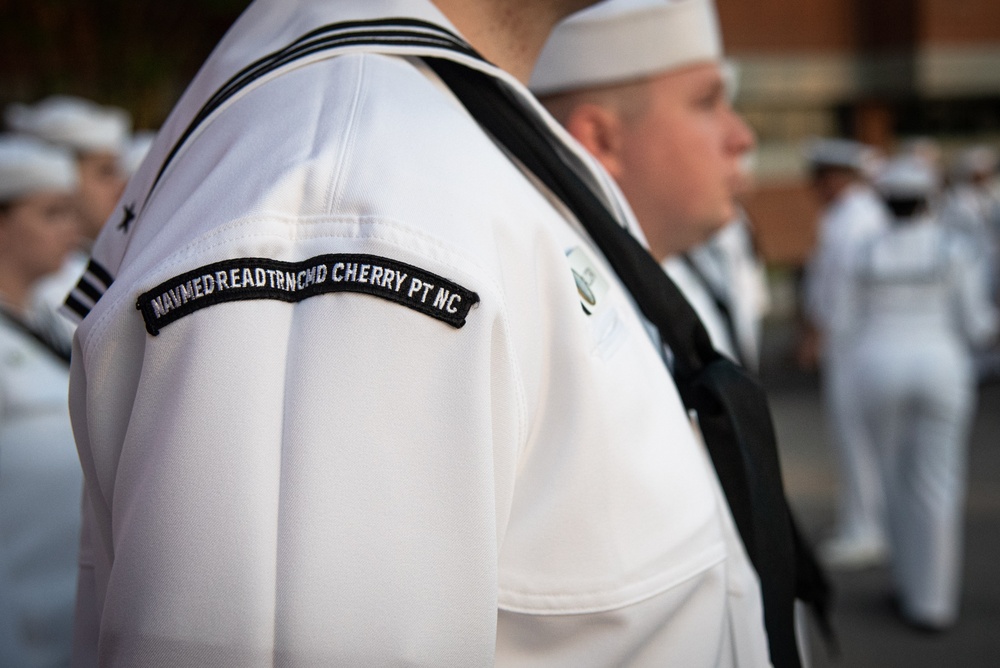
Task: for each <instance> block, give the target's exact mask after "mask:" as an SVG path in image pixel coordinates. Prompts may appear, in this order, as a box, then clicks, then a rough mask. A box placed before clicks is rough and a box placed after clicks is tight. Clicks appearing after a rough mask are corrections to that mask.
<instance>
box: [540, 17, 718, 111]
mask: <svg viewBox="0 0 1000 668" xmlns="http://www.w3.org/2000/svg"><path fill="white" fill-rule="evenodd" d="M721 60H722V37H721V34H720V32H719V22H718V18H717V17H716V13H715V6H714V4H713V3H712V0H605V1H604V2H600V3H598V4H596V5H594V6H592V7H589V8H587V9H585V10H583V11H580V12H577V13H576V14H573V15H572V16H570V17H569V18H568V19H566V20H565V21H563V22H562V23H560V24H559V25H557V26H556V28H555V30H554V31H553V32H552V35H551V36H550V37H549V41H548V42H547V43H546V44H545V48H544V49H543V50H542V54H541V56H539V58H538V63H537V64H536V65H535V71H534V72H533V73H532V75H531V82H530V84H529V86H530V88H531V89H532V90H533V91H534V92H535V93H536V94H538V95H546V94H549V93H558V92H562V91H568V90H576V89H580V88H590V87H593V86H602V85H608V84H614V83H619V82H624V81H630V80H634V79H640V78H642V77H647V76H653V75H655V74H659V73H661V72H666V71H668V70H672V69H676V68H679V67H684V66H686V65H692V64H695V63H700V62H712V61H721Z"/></svg>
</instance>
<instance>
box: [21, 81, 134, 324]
mask: <svg viewBox="0 0 1000 668" xmlns="http://www.w3.org/2000/svg"><path fill="white" fill-rule="evenodd" d="M5 117H6V121H7V125H8V126H9V127H10V128H11V129H12V130H14V131H16V132H18V133H21V134H26V135H31V136H33V137H36V138H38V139H41V140H44V141H45V142H47V143H49V144H51V145H53V146H58V147H60V148H63V149H65V150H68V151H70V152H71V153H72V154H73V155H74V156H75V158H76V164H77V168H78V171H79V175H80V178H79V187H78V189H77V194H76V199H75V203H76V209H77V213H78V221H79V222H78V224H79V226H80V248H79V249H77V250H76V252H74V253H72V254H71V255H70V256H69V258H68V259H67V261H66V263H65V265H64V266H63V268H62V269H61V270H60V271H59V272H58V273H56V274H53V275H52V276H50V277H48V278H47V279H45V280H44V281H42V282H41V283H40V284H39V285H38V287H37V289H36V294H35V297H34V298H35V299H36V300H37V302H38V304H39V306H40V307H44V308H48V309H50V310H52V311H57V310H58V308H59V307H60V306H62V303H63V302H64V301H65V300H66V295H67V294H68V293H69V291H70V290H71V289H72V288H73V286H75V285H76V282H77V281H78V280H79V279H80V276H81V275H82V274H83V271H84V269H85V268H86V265H87V259H88V258H87V256H88V255H89V251H90V246H91V244H92V243H93V241H94V239H95V238H97V233H98V232H99V231H100V230H101V227H103V225H104V223H105V221H107V220H108V218H109V217H110V216H111V214H112V213H113V212H114V210H115V206H116V205H117V203H118V198H119V197H121V194H122V190H123V189H124V188H125V180H126V175H125V173H124V172H123V170H122V165H121V162H120V161H121V159H122V156H123V153H124V150H125V148H126V146H127V142H128V139H129V134H130V131H131V127H132V121H131V118H130V116H129V115H128V113H127V112H126V111H125V110H123V109H119V108H117V107H105V106H100V105H98V104H96V103H94V102H91V101H89V100H84V99H81V98H78V97H71V96H66V95H53V96H50V97H47V98H45V99H43V100H41V101H39V102H37V103H35V104H33V105H26V104H16V103H15V104H12V105H10V106H8V107H7V110H6V113H5ZM63 321H64V323H65V324H64V326H65V327H66V328H67V331H68V332H70V333H71V332H72V326H71V324H70V323H69V321H68V320H65V319H64V320H63Z"/></svg>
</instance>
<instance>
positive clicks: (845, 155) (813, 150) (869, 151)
mask: <svg viewBox="0 0 1000 668" xmlns="http://www.w3.org/2000/svg"><path fill="white" fill-rule="evenodd" d="M802 154H803V157H804V158H805V160H806V162H807V163H809V165H811V166H813V167H841V168H844V169H853V170H855V171H858V172H864V173H869V172H870V171H871V170H872V168H873V164H874V163H875V162H876V161H877V159H878V153H877V151H876V150H875V149H874V148H873V147H871V146H869V145H867V144H862V143H861V142H859V141H854V140H852V139H839V138H813V139H810V140H808V141H807V142H806V144H805V147H804V148H803V151H802Z"/></svg>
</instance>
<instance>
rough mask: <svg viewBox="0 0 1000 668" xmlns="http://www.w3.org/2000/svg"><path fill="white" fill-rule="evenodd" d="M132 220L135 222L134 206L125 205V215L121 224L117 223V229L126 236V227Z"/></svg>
mask: <svg viewBox="0 0 1000 668" xmlns="http://www.w3.org/2000/svg"><path fill="white" fill-rule="evenodd" d="M133 220H135V204H126V205H125V215H124V216H122V222H120V223H118V229H119V230H121V231H122V232H124V233H126V234H128V226H129V225H131V224H132V221H133Z"/></svg>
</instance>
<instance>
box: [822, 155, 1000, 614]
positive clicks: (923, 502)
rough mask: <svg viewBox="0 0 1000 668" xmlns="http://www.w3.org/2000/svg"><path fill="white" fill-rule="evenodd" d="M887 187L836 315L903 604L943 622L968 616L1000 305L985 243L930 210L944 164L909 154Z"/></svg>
mask: <svg viewBox="0 0 1000 668" xmlns="http://www.w3.org/2000/svg"><path fill="white" fill-rule="evenodd" d="M876 186H877V187H878V189H879V192H880V193H881V194H882V196H883V197H885V198H886V200H887V202H888V203H889V205H890V206H891V207H892V209H893V212H894V216H893V223H892V225H891V226H890V228H889V229H887V230H885V231H883V232H882V233H880V234H878V235H876V236H875V237H873V238H871V239H870V240H869V241H868V242H866V243H865V244H864V245H863V246H862V249H861V251H860V252H859V253H858V254H857V255H856V256H855V259H854V261H853V262H852V265H851V272H850V277H851V282H850V289H849V291H848V294H847V297H846V299H844V300H843V301H842V302H841V304H840V308H839V309H838V311H837V312H836V313H834V317H836V318H838V319H841V320H842V321H843V322H844V324H845V329H846V331H847V336H848V337H849V341H850V344H851V346H852V348H854V349H855V353H854V360H853V363H854V367H855V370H854V377H855V379H856V385H855V390H856V392H857V394H858V399H859V405H860V406H861V417H862V424H863V425H864V428H865V430H866V431H867V433H868V436H869V438H870V440H871V442H873V443H874V444H875V446H876V447H877V450H878V455H879V463H880V465H881V466H880V470H881V472H882V477H883V480H884V481H885V493H886V494H885V496H886V510H887V518H888V527H889V537H890V539H891V548H892V549H891V555H892V570H893V576H894V582H895V585H896V590H897V594H898V597H899V604H900V611H901V613H902V614H903V616H904V618H905V619H906V620H907V621H909V622H911V623H913V624H915V625H917V626H920V627H922V628H930V629H943V628H946V627H948V626H950V625H951V624H953V623H954V622H955V620H956V618H957V616H958V604H959V591H960V572H961V560H962V507H963V505H964V500H965V476H966V473H965V470H966V464H965V462H966V450H967V444H968V429H969V424H970V419H971V414H972V411H973V409H974V405H975V377H974V374H973V370H972V366H971V357H970V346H974V345H982V344H984V343H986V342H988V341H989V340H991V339H992V338H993V337H994V336H995V335H996V331H997V314H996V310H995V309H994V307H993V305H992V304H991V302H990V300H989V298H988V294H987V290H986V286H985V284H984V282H983V281H982V277H981V275H980V274H979V273H978V272H977V271H976V267H975V264H974V263H973V262H972V261H971V259H972V258H973V257H974V256H975V253H976V250H975V249H974V248H972V247H971V246H970V245H969V244H968V243H967V240H966V239H963V238H962V237H961V236H960V235H958V234H956V233H954V232H953V231H951V230H949V229H947V228H946V227H945V226H943V225H941V224H940V223H939V221H937V220H936V219H935V218H934V217H933V216H931V215H929V213H928V202H929V201H930V200H931V199H932V198H933V197H934V195H935V194H936V191H937V188H938V184H937V183H936V180H935V178H934V174H933V172H931V170H929V169H927V167H926V166H924V165H922V164H921V163H919V162H917V161H913V160H905V159H902V160H899V161H897V162H894V163H892V164H890V166H889V167H888V168H887V169H886V171H885V173H884V174H883V175H882V176H881V177H879V179H878V181H877V182H876Z"/></svg>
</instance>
